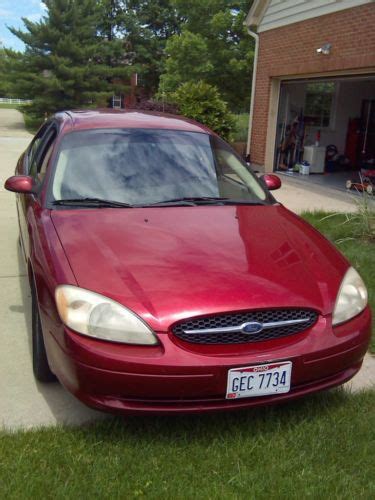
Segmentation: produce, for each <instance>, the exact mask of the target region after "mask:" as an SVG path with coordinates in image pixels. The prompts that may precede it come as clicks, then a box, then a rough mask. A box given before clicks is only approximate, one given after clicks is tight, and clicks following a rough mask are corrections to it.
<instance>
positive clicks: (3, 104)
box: [0, 102, 18, 109]
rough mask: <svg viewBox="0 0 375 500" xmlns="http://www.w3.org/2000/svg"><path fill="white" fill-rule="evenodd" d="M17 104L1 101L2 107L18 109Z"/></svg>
mask: <svg viewBox="0 0 375 500" xmlns="http://www.w3.org/2000/svg"><path fill="white" fill-rule="evenodd" d="M17 107H18V105H17V104H6V103H5V102H0V109H17Z"/></svg>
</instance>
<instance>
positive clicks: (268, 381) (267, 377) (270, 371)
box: [226, 361, 292, 399]
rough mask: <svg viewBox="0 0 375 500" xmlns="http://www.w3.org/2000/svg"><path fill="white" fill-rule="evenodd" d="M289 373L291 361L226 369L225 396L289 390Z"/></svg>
mask: <svg viewBox="0 0 375 500" xmlns="http://www.w3.org/2000/svg"><path fill="white" fill-rule="evenodd" d="M291 374H292V362H291V361H282V362H280V363H269V364H267V365H255V366H245V367H241V368H233V369H232V370H229V371H228V383H227V395H226V398H227V399H238V398H251V397H255V396H267V395H270V394H281V393H285V392H289V391H290V377H291Z"/></svg>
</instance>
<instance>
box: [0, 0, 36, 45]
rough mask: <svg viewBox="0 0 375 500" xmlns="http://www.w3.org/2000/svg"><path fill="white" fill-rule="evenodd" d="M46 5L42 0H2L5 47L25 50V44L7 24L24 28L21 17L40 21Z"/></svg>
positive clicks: (0, 36) (1, 27)
mask: <svg viewBox="0 0 375 500" xmlns="http://www.w3.org/2000/svg"><path fill="white" fill-rule="evenodd" d="M44 9H45V7H44V5H43V2H41V0H0V41H1V42H2V44H3V45H4V46H5V47H8V48H12V49H15V50H23V49H24V45H23V43H22V42H21V40H19V39H18V38H17V37H15V36H14V35H13V34H12V33H11V32H10V31H9V30H8V29H7V26H12V27H15V28H22V27H23V26H24V24H23V22H22V19H21V17H27V18H28V19H30V21H39V19H40V18H41V17H42V15H43V11H44Z"/></svg>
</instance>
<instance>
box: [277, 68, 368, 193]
mask: <svg viewBox="0 0 375 500" xmlns="http://www.w3.org/2000/svg"><path fill="white" fill-rule="evenodd" d="M274 170H275V171H276V172H282V173H286V174H288V175H291V176H298V177H301V176H303V177H304V179H306V180H308V181H309V182H315V183H322V182H323V183H324V184H330V185H332V186H335V187H342V188H345V187H349V186H350V183H351V182H352V183H353V184H354V183H358V182H360V181H361V179H362V181H364V182H363V184H364V185H365V187H366V188H367V190H368V191H369V192H371V190H372V187H373V186H372V183H374V181H375V179H374V174H375V75H362V76H356V77H351V76H347V77H336V78H334V77H331V78H308V79H301V80H284V81H282V82H281V85H280V98H279V108H278V115H277V130H276V144H275V154H274ZM374 186H375V185H374ZM352 187H355V186H352Z"/></svg>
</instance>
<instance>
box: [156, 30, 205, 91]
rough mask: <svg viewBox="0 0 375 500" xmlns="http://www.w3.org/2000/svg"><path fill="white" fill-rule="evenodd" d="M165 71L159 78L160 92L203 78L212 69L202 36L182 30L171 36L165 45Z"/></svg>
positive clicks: (172, 89)
mask: <svg viewBox="0 0 375 500" xmlns="http://www.w3.org/2000/svg"><path fill="white" fill-rule="evenodd" d="M166 53H167V60H166V62H165V73H164V74H163V75H162V76H161V78H160V85H159V89H160V93H163V94H164V93H169V92H173V91H174V90H176V89H177V88H178V87H179V86H180V85H181V84H182V83H185V82H188V81H196V80H199V79H204V78H207V77H208V76H209V74H210V73H211V72H212V71H213V67H212V63H211V62H210V54H209V50H208V47H207V43H206V41H205V39H204V38H203V36H201V35H199V34H195V33H191V32H190V31H187V30H185V31H183V32H182V34H181V35H179V36H176V35H175V36H173V37H171V38H170V39H169V40H168V42H167V46H166Z"/></svg>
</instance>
